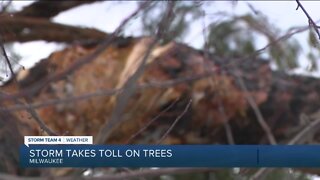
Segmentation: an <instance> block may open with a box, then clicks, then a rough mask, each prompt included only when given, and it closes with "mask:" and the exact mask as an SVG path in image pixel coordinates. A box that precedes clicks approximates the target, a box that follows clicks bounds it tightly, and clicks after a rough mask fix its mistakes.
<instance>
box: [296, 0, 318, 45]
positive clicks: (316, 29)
mask: <svg viewBox="0 0 320 180" xmlns="http://www.w3.org/2000/svg"><path fill="white" fill-rule="evenodd" d="M296 2H297V4H298V6H297V8H296V10H298V9H299V8H301V9H302V11H303V12H304V14H305V15H306V16H307V18H308V20H309V24H310V26H311V27H313V29H314V30H315V31H316V33H317V35H318V38H319V39H320V32H319V27H318V26H317V24H316V23H315V22H314V20H313V19H312V18H311V16H310V15H309V13H308V11H307V10H306V9H305V8H304V7H303V5H302V4H301V3H300V1H299V0H296Z"/></svg>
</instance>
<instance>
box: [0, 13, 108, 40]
mask: <svg viewBox="0 0 320 180" xmlns="http://www.w3.org/2000/svg"><path fill="white" fill-rule="evenodd" d="M0 33H1V36H2V37H3V39H4V41H5V42H27V41H35V40H45V41H55V42H64V43H72V42H79V43H90V42H97V41H98V42H99V41H101V39H104V38H106V37H107V34H106V33H104V32H101V31H99V30H96V29H91V28H79V27H74V26H68V25H64V24H59V23H54V22H50V21H48V20H46V19H38V18H28V17H10V16H2V17H0Z"/></svg>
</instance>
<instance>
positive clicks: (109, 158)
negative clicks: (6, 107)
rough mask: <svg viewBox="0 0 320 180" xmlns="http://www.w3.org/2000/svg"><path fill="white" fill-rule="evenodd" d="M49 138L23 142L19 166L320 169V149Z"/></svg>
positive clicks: (295, 146) (309, 147) (292, 146)
mask: <svg viewBox="0 0 320 180" xmlns="http://www.w3.org/2000/svg"><path fill="white" fill-rule="evenodd" d="M48 137H49V136H48ZM61 137H62V136H61ZM61 137H60V138H61ZM37 138H39V136H38V137H37ZM50 138H52V139H46V140H44V139H45V137H41V138H40V139H37V140H35V139H33V140H31V141H30V139H27V140H26V139H25V145H22V146H21V148H20V165H21V166H22V167H88V168H90V167H320V146H319V145H288V146H286V145H274V146H273V145H93V144H92V137H91V138H90V137H87V138H83V137H82V138H80V137H78V138H75V137H74V136H72V137H67V136H63V138H61V139H57V138H56V139H54V137H50ZM59 141H60V142H59ZM46 143H47V144H46ZM49 143H50V144H49ZM76 143H78V144H76Z"/></svg>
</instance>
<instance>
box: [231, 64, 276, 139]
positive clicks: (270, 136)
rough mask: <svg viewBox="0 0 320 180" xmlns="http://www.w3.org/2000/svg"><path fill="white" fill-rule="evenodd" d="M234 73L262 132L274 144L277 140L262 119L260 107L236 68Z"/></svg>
mask: <svg viewBox="0 0 320 180" xmlns="http://www.w3.org/2000/svg"><path fill="white" fill-rule="evenodd" d="M234 74H235V77H236V78H237V80H238V82H239V84H240V87H241V89H242V90H243V91H244V94H245V97H246V99H247V101H248V103H249V105H250V106H251V108H252V109H253V111H254V113H255V115H256V117H257V120H258V123H259V124H260V126H261V127H262V129H263V130H264V132H265V133H266V135H267V138H268V140H269V142H270V144H272V145H276V144H277V141H276V139H275V138H274V136H273V134H272V132H271V130H270V127H269V125H268V124H267V123H266V121H265V120H264V118H263V116H262V113H261V111H260V109H259V108H258V105H257V104H256V102H255V101H254V99H253V97H252V96H251V95H250V94H249V91H248V89H247V86H246V85H245V83H244V82H243V79H242V77H241V75H240V74H239V73H238V72H236V70H235V73H234Z"/></svg>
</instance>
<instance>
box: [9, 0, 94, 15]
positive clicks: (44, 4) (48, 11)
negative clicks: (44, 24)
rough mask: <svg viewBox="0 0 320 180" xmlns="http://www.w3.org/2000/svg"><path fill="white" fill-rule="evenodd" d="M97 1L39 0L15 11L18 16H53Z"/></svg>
mask: <svg viewBox="0 0 320 180" xmlns="http://www.w3.org/2000/svg"><path fill="white" fill-rule="evenodd" d="M92 2H96V0H80V1H48V0H39V1H37V2H34V3H32V4H30V5H29V6H26V7H25V8H23V9H22V10H21V11H19V12H17V13H14V15H16V16H22V17H36V18H51V17H54V16H56V15H58V14H59V13H60V12H63V11H66V10H68V9H71V8H74V7H77V6H80V5H83V4H88V3H92Z"/></svg>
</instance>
